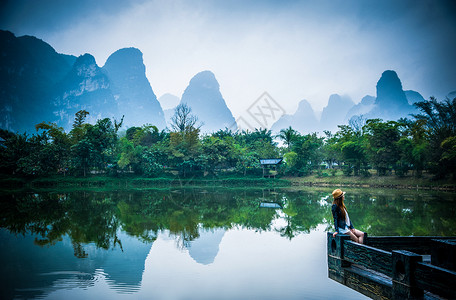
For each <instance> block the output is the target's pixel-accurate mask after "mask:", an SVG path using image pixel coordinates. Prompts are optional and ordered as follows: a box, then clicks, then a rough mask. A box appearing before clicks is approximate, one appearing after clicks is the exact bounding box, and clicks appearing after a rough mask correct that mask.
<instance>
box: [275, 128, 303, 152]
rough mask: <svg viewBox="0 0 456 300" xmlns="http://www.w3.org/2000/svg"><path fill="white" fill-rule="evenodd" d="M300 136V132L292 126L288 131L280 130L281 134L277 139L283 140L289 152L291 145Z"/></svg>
mask: <svg viewBox="0 0 456 300" xmlns="http://www.w3.org/2000/svg"><path fill="white" fill-rule="evenodd" d="M298 136H299V134H298V132H297V131H296V130H294V129H293V128H291V126H290V127H288V128H286V129H282V130H280V132H279V134H278V135H277V137H278V138H279V139H281V140H282V141H283V142H284V143H285V145H287V149H288V151H290V147H291V144H292V143H293V141H294V140H295V139H296V138H297V137H298Z"/></svg>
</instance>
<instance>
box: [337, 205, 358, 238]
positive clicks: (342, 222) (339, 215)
mask: <svg viewBox="0 0 456 300" xmlns="http://www.w3.org/2000/svg"><path fill="white" fill-rule="evenodd" d="M331 211H332V214H333V218H334V227H336V231H337V233H340V232H339V228H345V226H347V224H346V223H345V219H344V218H343V216H342V211H341V210H340V208H339V206H337V205H336V204H333V205H332V207H331ZM348 228H349V229H353V228H355V227H354V226H353V222H352V220H351V219H350V226H348Z"/></svg>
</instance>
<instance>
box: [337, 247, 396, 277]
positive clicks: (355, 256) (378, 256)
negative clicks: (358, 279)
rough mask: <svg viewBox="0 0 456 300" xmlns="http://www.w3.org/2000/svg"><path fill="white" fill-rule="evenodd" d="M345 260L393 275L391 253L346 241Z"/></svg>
mask: <svg viewBox="0 0 456 300" xmlns="http://www.w3.org/2000/svg"><path fill="white" fill-rule="evenodd" d="M344 259H345V260H347V261H349V262H351V263H354V264H357V265H361V266H363V267H366V268H369V269H372V270H374V271H377V272H380V273H383V274H385V275H388V276H390V277H391V276H392V274H393V271H392V254H391V252H387V251H384V250H381V249H376V248H374V247H371V246H367V245H363V244H358V243H356V242H352V241H345V243H344Z"/></svg>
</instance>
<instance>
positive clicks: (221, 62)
mask: <svg viewBox="0 0 456 300" xmlns="http://www.w3.org/2000/svg"><path fill="white" fill-rule="evenodd" d="M0 3H1V4H0V29H3V30H10V31H11V32H13V33H14V34H15V35H16V36H22V35H33V36H36V37H38V38H40V39H42V40H44V41H45V42H47V43H49V44H50V45H51V46H52V47H53V48H54V49H56V51H57V52H59V53H64V54H72V55H75V56H79V55H82V54H84V53H90V54H92V55H93V56H94V57H95V59H96V61H97V64H98V65H99V66H100V67H101V66H103V65H104V63H105V62H106V59H107V58H108V57H109V55H111V54H112V53H114V52H115V51H116V50H118V49H121V48H125V47H136V48H138V49H140V50H141V51H142V53H143V58H144V64H145V66H146V75H147V78H148V79H149V81H150V83H151V86H152V88H153V90H154V92H155V94H156V95H157V97H160V96H162V95H163V94H165V93H171V94H173V95H176V96H178V97H181V96H182V94H183V92H184V90H185V88H186V87H187V86H188V83H189V81H190V79H191V78H192V77H193V76H194V75H196V74H197V73H198V72H201V71H204V70H210V71H212V72H213V73H214V74H215V76H216V78H217V80H218V82H219V84H220V90H221V93H222V95H223V97H224V99H225V101H226V103H227V105H228V107H229V108H230V109H231V111H232V112H233V115H234V116H235V118H239V117H242V116H244V115H245V114H246V111H247V110H248V109H249V107H251V105H252V103H255V101H256V100H257V99H258V97H260V96H261V95H262V94H263V93H264V92H267V93H268V95H270V97H272V98H273V99H274V100H275V101H276V102H277V103H279V105H280V106H281V108H283V111H284V112H285V113H287V114H293V113H294V112H295V110H296V109H297V107H298V103H299V101H301V100H303V99H306V100H307V101H308V102H309V103H310V104H311V105H312V107H313V108H314V110H315V111H317V112H318V111H321V110H322V109H323V108H324V107H325V106H326V105H327V103H328V99H329V96H330V95H331V94H335V93H337V94H340V95H348V96H350V97H351V98H352V100H353V101H354V102H355V103H358V102H359V101H360V100H361V99H362V97H364V96H366V95H372V96H375V94H376V84H377V81H378V80H379V79H380V76H381V74H382V72H384V71H385V70H394V71H396V72H397V73H398V76H399V78H400V79H401V81H402V85H403V89H404V90H415V91H418V92H420V93H421V94H422V95H423V97H424V98H426V99H429V97H430V96H435V97H437V98H438V99H443V98H444V97H445V96H446V95H447V94H448V93H450V92H452V91H455V90H456V55H455V54H454V53H455V50H454V49H456V1H453V0H449V1H445V0H439V1H434V0H426V1H425V0H382V1H373V0H359V1H355V0H320V1H317V0H312V1H310V0H308V1H289V0H283V1H255V0H253V1H252V0H244V1H242V0H233V1H213V0H195V1H183V0H167V1H165V0H162V1H147V0H124V1H120V0H118V1H116V0H98V1H91V0H76V1H72V0H68V1H64V0H63V1H62V0H39V1H37V0H12V1H5V0H1V2H0Z"/></svg>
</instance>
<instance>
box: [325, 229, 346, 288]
mask: <svg viewBox="0 0 456 300" xmlns="http://www.w3.org/2000/svg"><path fill="white" fill-rule="evenodd" d="M346 240H350V236H348V235H345V234H338V235H336V237H335V238H334V237H333V233H332V232H328V233H327V253H328V277H329V278H331V279H333V280H335V281H337V282H339V283H342V284H345V282H344V280H345V278H344V268H345V267H349V266H350V263H349V262H347V261H345V260H344V241H346Z"/></svg>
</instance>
